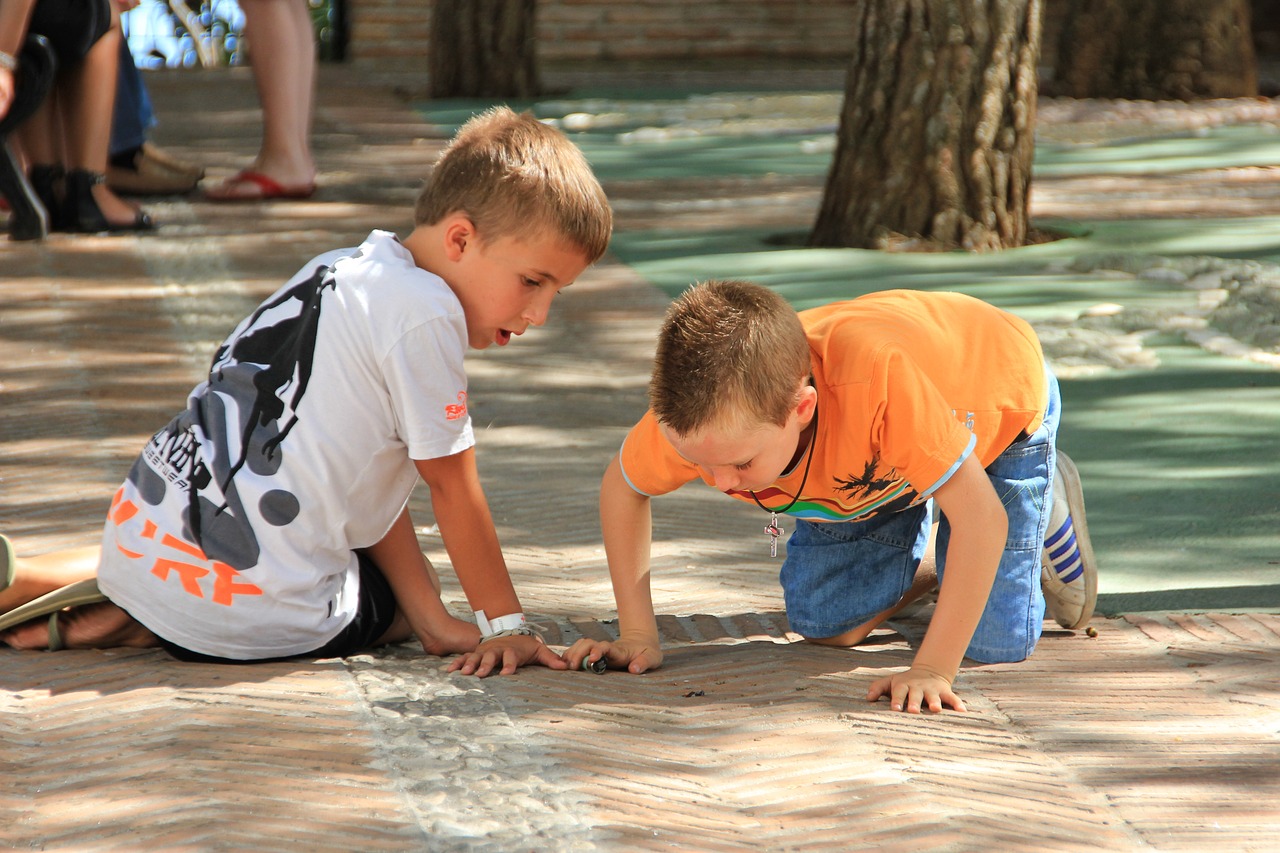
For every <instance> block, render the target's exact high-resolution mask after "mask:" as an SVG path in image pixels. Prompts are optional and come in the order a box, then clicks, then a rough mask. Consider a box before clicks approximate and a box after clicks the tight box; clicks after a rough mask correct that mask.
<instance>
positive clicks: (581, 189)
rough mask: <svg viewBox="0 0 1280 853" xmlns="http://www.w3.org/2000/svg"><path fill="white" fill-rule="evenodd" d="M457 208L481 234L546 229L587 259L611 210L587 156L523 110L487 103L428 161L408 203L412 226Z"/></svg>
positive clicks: (600, 242)
mask: <svg viewBox="0 0 1280 853" xmlns="http://www.w3.org/2000/svg"><path fill="white" fill-rule="evenodd" d="M455 211H463V212H465V213H466V214H467V215H468V216H469V217H470V218H471V221H472V222H473V223H475V226H476V230H477V231H478V232H479V233H480V234H481V235H482V236H483V237H484V239H486V240H497V239H500V238H502V237H511V236H534V235H537V234H538V232H539V231H543V230H551V231H554V232H555V233H556V234H557V235H558V236H560V237H562V238H563V239H564V240H566V241H567V242H569V243H570V244H571V245H572V246H574V247H576V248H578V249H581V250H582V252H583V253H584V254H585V255H586V256H587V261H588V263H595V262H596V261H598V260H599V259H600V256H601V255H603V254H604V252H605V249H606V248H608V245H609V234H610V232H611V230H612V228H613V214H612V212H611V211H610V209H609V200H608V199H607V198H605V194H604V190H603V189H601V188H600V184H599V182H598V181H597V180H596V177H595V175H594V174H593V173H592V171H591V167H590V166H589V165H588V164H587V159H586V157H584V156H583V155H582V152H581V151H579V150H578V147H577V146H576V145H574V144H573V143H572V142H570V141H569V139H568V138H567V137H566V136H565V135H564V134H563V133H561V132H560V131H558V130H556V129H555V128H552V127H549V126H547V125H545V124H543V123H542V122H540V121H538V120H537V119H536V118H534V117H533V116H532V115H530V114H529V113H523V114H520V115H517V114H516V113H514V112H513V111H512V110H510V109H509V108H507V107H493V108H491V109H489V110H487V111H485V112H483V113H481V114H480V115H477V116H475V117H473V118H472V119H471V120H469V121H468V122H467V123H466V124H464V125H463V126H462V127H461V129H459V130H458V133H457V135H456V136H455V137H454V138H453V141H452V142H450V143H449V146H448V147H447V148H445V150H444V151H443V152H442V153H441V155H440V158H439V159H438V160H437V161H436V164H435V167H434V168H433V169H432V170H431V175H430V176H429V177H428V178H427V181H426V183H425V184H424V185H423V187H422V190H421V192H419V193H418V200H417V202H416V203H415V205H414V211H413V218H414V224H415V225H433V224H435V223H437V222H439V221H440V220H442V219H444V218H445V217H446V216H448V215H449V214H451V213H454V212H455Z"/></svg>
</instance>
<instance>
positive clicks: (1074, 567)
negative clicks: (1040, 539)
mask: <svg viewBox="0 0 1280 853" xmlns="http://www.w3.org/2000/svg"><path fill="white" fill-rule="evenodd" d="M1044 548H1045V553H1046V555H1047V556H1048V558H1049V563H1050V565H1051V566H1052V568H1053V573H1054V574H1055V575H1057V576H1058V579H1059V580H1060V581H1061V582H1062V583H1064V584H1069V583H1071V582H1072V581H1073V580H1075V579H1076V578H1078V577H1080V576H1081V575H1083V574H1084V555H1083V554H1082V553H1081V552H1080V544H1079V542H1077V541H1076V531H1075V528H1074V527H1073V526H1072V524H1071V517H1070V516H1067V518H1066V520H1065V521H1063V523H1062V526H1061V527H1059V528H1058V529H1057V531H1056V532H1055V533H1054V534H1053V535H1052V536H1050V537H1049V538H1048V539H1046V540H1045V543H1044Z"/></svg>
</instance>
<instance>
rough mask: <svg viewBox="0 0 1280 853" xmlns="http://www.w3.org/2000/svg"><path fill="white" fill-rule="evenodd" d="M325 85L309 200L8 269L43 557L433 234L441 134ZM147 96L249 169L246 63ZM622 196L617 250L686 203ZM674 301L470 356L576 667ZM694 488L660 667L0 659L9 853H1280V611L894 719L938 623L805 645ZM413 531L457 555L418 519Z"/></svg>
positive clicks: (598, 277)
mask: <svg viewBox="0 0 1280 853" xmlns="http://www.w3.org/2000/svg"><path fill="white" fill-rule="evenodd" d="M326 72H327V73H326V76H325V78H324V80H323V81H322V85H321V89H320V91H321V103H320V105H319V109H318V116H317V134H316V139H317V148H318V153H319V157H320V160H321V162H322V164H323V166H324V169H325V171H324V173H323V175H322V187H323V189H322V191H321V194H320V195H319V196H318V197H317V198H316V199H315V200H311V201H306V202H287V203H285V202H281V203H274V204H270V205H264V206H252V205H250V206H240V207H236V206H223V207H218V206H214V205H210V204H207V203H204V202H201V201H199V200H198V199H190V200H176V201H167V202H159V203H155V204H151V205H149V207H150V209H151V210H152V211H153V213H154V214H155V215H156V216H157V218H160V219H162V220H163V221H164V222H165V223H166V225H165V227H164V229H163V230H162V231H161V233H160V234H159V235H158V236H150V237H143V238H132V237H116V238H87V237H75V238H71V237H64V236H58V237H55V238H53V239H51V240H49V241H48V242H47V243H46V244H44V245H39V246H32V245H22V244H3V245H0V270H2V272H0V306H2V307H0V400H3V405H0V524H3V529H4V530H5V532H6V533H10V534H12V535H14V536H15V537H16V538H17V539H18V540H19V541H20V543H21V544H22V546H23V548H24V549H28V550H32V551H36V550H48V549H52V548H56V547H65V546H69V545H83V544H90V543H92V542H94V541H96V538H97V534H98V530H99V525H100V522H101V518H102V516H103V514H104V513H105V509H106V505H107V501H108V499H109V496H110V494H111V492H112V491H113V489H114V487H115V485H116V484H117V482H118V481H119V480H120V478H121V477H122V476H123V474H124V472H125V471H126V469H127V466H128V464H129V462H130V461H131V459H132V457H133V455H134V454H135V453H136V451H137V448H139V447H140V446H141V444H142V443H143V441H144V440H145V439H146V437H147V436H148V435H149V434H150V433H151V431H152V430H153V429H154V428H155V427H156V426H157V425H159V424H161V423H164V422H165V421H167V419H168V417H169V415H170V414H172V410H173V409H174V408H175V406H177V405H179V404H180V401H181V400H182V399H183V395H184V394H185V392H186V390H187V389H188V388H189V386H190V385H191V384H192V383H193V382H195V381H196V380H197V379H198V378H199V377H200V375H201V373H202V372H203V369H204V367H205V365H206V364H207V359H208V357H209V354H210V353H211V351H212V347H213V346H214V344H215V343H216V342H217V341H218V340H219V339H220V338H221V337H222V335H223V334H225V332H226V331H227V330H228V329H229V328H230V326H231V325H232V323H234V322H235V321H236V320H238V319H239V318H240V317H241V316H242V315H243V314H244V313H245V312H246V311H247V310H248V309H249V308H251V307H252V306H253V305H254V304H255V303H256V301H257V300H258V299H260V298H261V297H262V296H263V295H265V294H266V293H268V292H269V291H271V290H273V289H274V288H275V287H276V286H278V284H279V283H280V282H281V281H282V280H283V279H284V277H286V276H287V275H289V274H291V273H292V272H293V271H294V270H295V269H296V268H297V267H298V266H299V265H300V264H301V263H302V262H303V261H305V260H306V259H307V258H308V257H310V256H311V255H312V254H315V253H316V252H319V251H321V250H324V249H327V248H331V247H334V246H339V245H352V244H354V243H355V242H357V241H358V240H359V239H360V238H361V237H363V236H364V234H365V233H367V231H368V230H369V229H370V228H372V227H387V228H390V229H392V230H401V231H403V230H404V229H406V228H407V226H408V213H407V209H408V205H409V204H410V202H411V200H412V197H413V193H414V188H415V185H416V183H417V178H416V176H417V175H420V174H422V173H423V172H424V170H425V168H426V165H427V164H428V163H429V162H430V160H431V158H432V157H433V156H434V154H435V152H436V151H437V150H438V148H439V145H440V143H441V142H442V137H443V135H444V134H443V133H442V132H441V131H440V130H438V129H436V128H434V127H432V126H430V125H429V124H426V123H425V122H424V121H423V120H422V119H421V118H420V117H419V116H418V115H416V114H415V113H414V112H413V111H411V110H410V109H409V108H408V106H407V105H406V104H404V103H403V102H401V101H400V100H398V99H397V98H396V97H394V96H393V95H392V94H390V93H389V92H383V91H380V90H375V91H369V90H365V89H362V88H361V87H360V86H359V82H360V81H359V80H358V79H352V78H351V77H350V75H347V74H335V73H331V71H330V70H328V69H327V70H326ZM153 94H154V95H155V97H156V100H157V104H158V111H159V115H160V116H161V118H162V121H163V127H162V139H161V141H162V142H164V143H166V145H168V146H169V147H171V148H173V149H174V150H175V151H177V152H179V153H181V154H183V155H186V156H191V157H196V158H199V159H203V160H205V161H206V162H209V163H211V164H214V163H216V164H217V165H219V166H220V167H225V170H222V171H225V172H227V173H229V172H230V171H231V169H232V168H233V167H235V166H238V165H242V164H243V163H244V161H245V159H246V158H247V156H248V155H249V152H251V151H252V150H253V149H254V146H255V145H256V132H257V128H256V123H255V112H254V101H253V97H252V93H251V89H250V87H249V82H248V79H247V77H245V76H244V75H243V74H240V73H236V72H233V73H228V74H225V75H209V76H205V75H199V76H198V75H191V74H178V75H172V76H166V77H161V78H159V79H158V80H157V81H156V83H155V84H154V91H153ZM606 189H607V190H608V191H609V192H610V194H611V197H612V198H613V199H614V200H615V201H617V202H618V203H619V207H620V209H625V210H627V211H630V213H628V214H627V215H624V216H622V217H620V227H622V228H625V227H627V222H628V221H629V219H632V218H633V217H634V218H643V217H645V216H653V215H657V213H658V211H657V207H656V205H657V204H658V203H659V202H660V200H661V198H662V195H663V189H662V187H660V186H651V185H644V184H641V183H638V182H633V183H627V184H617V185H614V186H609V187H606ZM777 190H778V191H779V192H785V190H786V188H785V187H783V186H778V187H777ZM767 191H768V188H767V187H766V188H765V189H764V190H760V192H762V193H763V192H767ZM723 215H730V214H729V213H724V214H723ZM794 225H795V223H794V222H793V223H792V226H793V227H794ZM664 304H665V298H664V297H663V296H662V295H661V294H660V293H658V292H657V291H656V290H655V289H654V288H652V287H651V286H650V285H648V284H647V283H646V282H644V281H642V280H639V279H638V278H637V277H636V276H635V275H634V274H633V273H632V272H631V271H630V270H628V269H627V268H625V267H623V266H622V265H620V264H617V263H614V262H612V261H610V260H608V259H606V261H605V262H604V263H602V264H601V265H599V266H598V267H597V268H596V269H594V270H592V271H591V272H589V273H588V274H587V275H586V276H584V278H583V280H582V281H581V282H580V283H579V284H577V285H575V286H574V287H573V288H572V289H571V290H570V291H568V292H566V293H565V294H564V296H562V297H561V299H560V300H558V301H557V306H556V311H555V312H553V316H552V320H551V322H550V323H549V324H548V325H547V327H546V328H545V329H543V330H540V331H537V332H535V333H533V334H530V335H528V336H526V337H525V338H523V339H522V340H520V341H519V342H517V344H516V345H515V346H513V347H511V348H508V349H505V350H502V351H499V352H493V353H485V354H483V355H480V356H478V357H476V358H474V359H473V361H472V364H471V376H472V383H473V386H472V388H473V390H472V398H473V415H474V417H475V422H476V427H477V434H478V437H479V438H478V440H479V456H480V461H481V472H482V476H483V478H484V482H485V488H486V490H487V492H488V494H489V497H490V501H491V503H492V505H493V509H494V515H495V518H496V520H497V523H498V526H499V533H500V535H501V537H502V540H503V542H504V545H505V546H506V550H507V555H508V560H509V563H510V565H511V568H512V573H513V575H514V576H515V578H516V584H517V588H518V590H519V591H520V593H521V596H522V600H523V601H524V603H525V606H526V609H527V610H528V611H529V612H530V613H531V614H532V616H533V618H534V619H535V620H536V621H538V622H539V623H540V624H542V625H543V626H544V627H545V628H546V629H547V632H548V638H549V639H550V640H551V641H553V642H557V643H567V642H571V641H572V640H573V639H574V638H576V637H578V636H582V635H588V636H601V637H604V636H612V631H613V630H614V626H613V624H612V622H611V621H610V620H609V617H610V616H611V615H612V596H611V593H610V589H609V582H608V578H607V574H606V572H605V570H604V566H603V553H602V550H601V548H600V545H599V534H598V524H597V520H596V515H595V513H596V510H595V488H596V484H597V482H598V478H599V474H600V471H601V469H602V467H603V464H604V462H605V461H606V460H607V458H608V456H609V454H610V453H611V452H612V451H613V450H614V449H615V448H616V446H617V443H618V442H619V440H620V439H621V437H622V435H623V433H624V431H625V429H626V427H627V426H628V425H629V423H630V422H631V421H632V420H633V419H634V417H635V416H636V415H638V414H639V412H640V411H641V409H642V408H643V405H644V398H643V388H644V383H645V380H646V378H647V369H648V358H649V355H650V351H651V347H652V341H653V335H654V332H655V330H656V328H657V324H658V322H659V319H660V316H661V312H662V309H663V306H664ZM685 491H686V492H687V493H677V494H676V495H674V496H672V497H670V498H668V499H664V500H662V501H658V502H656V503H655V529H656V531H657V535H658V541H657V542H656V544H655V549H654V596H655V603H656V606H657V608H658V610H659V612H660V613H662V614H663V616H662V617H661V619H660V624H661V628H662V631H663V634H664V642H665V643H666V644H667V645H668V646H669V648H670V654H669V657H668V662H667V665H666V666H665V667H664V668H663V669H661V670H659V671H657V672H653V673H649V674H646V675H644V676H639V677H635V676H628V675H625V674H621V673H614V672H610V673H606V674H604V675H593V674H589V673H552V672H549V671H546V670H541V669H530V670H524V671H521V672H520V673H519V674H518V675H517V676H516V677H513V678H501V679H496V678H495V679H487V680H484V681H479V680H477V679H474V678H464V677H460V676H449V675H446V674H445V673H444V672H443V663H442V662H441V661H440V660H438V659H434V658H427V657H424V656H423V655H422V654H421V653H420V652H417V651H415V650H414V648H413V647H412V646H411V645H408V644H406V645H404V646H399V647H396V648H392V649H388V650H384V651H381V652H379V653H377V654H371V655H363V656H359V657H355V658H352V659H350V660H347V661H321V662H302V663H289V664H270V665H264V666H254V667H243V668H241V667H234V668H223V667H206V666H194V665H186V664H178V663H175V662H172V661H170V660H169V659H168V658H166V657H165V656H164V655H163V654H161V653H159V652H155V651H133V650H116V651H104V652H61V653H57V654H47V653H16V652H9V651H7V650H6V651H0V664H2V668H0V672H2V673H3V674H2V675H0V768H3V771H4V772H3V775H2V776H0V846H4V847H8V848H36V849H51V850H54V849H61V850H71V849H75V850H83V849H104V850H105V849H122V850H139V849H146V850H215V849H217V850H221V849H245V850H249V849H253V850H259V849H297V848H301V847H306V848H308V849H314V850H331V849H332V850H433V851H434V850H443V851H453V850H458V851H473V850H475V851H516V850H539V851H544V850H557V851H558V850H565V851H594V850H602V851H631V850H671V849H677V850H748V849H749V850H795V849H813V850H841V851H843V850H859V849H877V850H920V849H925V850H979V849H982V850H986V849H1009V850H1036V851H1040V850H1064V851H1066V850H1084V849H1094V850H1141V849H1153V850H1204V849H1234V850H1277V849H1280V842H1277V841H1276V838H1277V837H1280V743H1278V738H1280V656H1278V655H1277V651H1280V616H1277V615H1275V614H1264V613H1252V614H1237V615H1230V614H1161V615H1151V614H1147V615H1143V616H1130V617H1127V618H1122V619H1119V618H1118V619H1100V618H1099V619H1095V620H1094V622H1093V626H1094V627H1095V628H1096V629H1097V636H1096V637H1088V636H1086V635H1085V634H1083V633H1076V634H1073V633H1070V632H1064V631H1057V630H1051V631H1048V632H1046V635H1045V638H1044V639H1043V640H1042V642H1041V646H1040V648H1039V649H1038V650H1037V652H1036V654H1035V656H1034V657H1033V659H1032V660H1030V661H1028V662H1025V663H1023V664H1018V665H998V666H975V667H970V668H966V670H965V671H964V674H963V675H962V678H961V681H960V686H961V689H962V691H963V696H964V698H965V700H966V702H967V703H968V704H969V707H970V713H968V714H963V715H962V714H953V713H947V714H943V715H941V716H929V715H926V716H909V715H904V714H897V713H892V712H890V711H889V710H888V707H887V704H885V703H884V702H881V703H877V704H869V703H867V702H866V701H865V700H864V698H863V696H864V695H865V692H866V688H867V684H868V683H869V682H870V681H871V680H872V679H873V678H875V677H877V676H878V675H880V674H881V673H883V672H885V671H887V670H890V669H893V668H898V667H902V666H904V665H906V664H907V662H908V661H909V659H910V656H911V653H912V648H913V647H914V643H915V642H917V641H918V639H919V636H920V633H921V631H922V630H923V626H924V624H925V623H924V621H923V620H924V618H925V617H926V616H927V613H922V614H917V615H916V616H913V617H908V618H906V619H904V620H902V621H901V622H898V623H894V625H893V628H894V629H895V630H888V629H884V630H881V631H879V632H877V633H876V634H875V635H873V638H872V642H871V643H869V644H868V645H867V646H866V647H865V648H862V649H859V650H856V651H842V650H835V649H826V648H819V647H811V646H807V645H805V644H803V643H800V642H798V638H797V637H796V636H795V635H794V634H791V633H789V632H788V630H787V627H786V622H785V618H784V617H783V614H782V613H781V612H780V610H781V600H780V595H779V593H778V591H777V586H776V573H777V561H771V560H769V559H768V555H767V549H766V548H764V547H762V543H763V541H764V537H763V535H762V534H761V533H760V528H761V527H762V524H763V521H762V518H761V517H760V514H759V513H758V512H752V511H750V508H747V507H745V506H734V505H732V504H728V503H726V502H724V501H723V500H717V498H716V496H715V495H714V494H712V493H710V492H709V491H708V490H699V489H688V490H685ZM549 496H553V497H549ZM412 508H413V510H414V513H415V516H416V517H417V518H419V519H420V522H419V523H420V524H421V525H423V533H422V544H423V548H424V550H425V551H426V552H427V553H428V555H429V556H430V557H431V558H432V559H433V560H435V561H436V562H437V563H438V564H442V565H447V561H446V560H445V558H444V553H443V549H442V547H441V546H440V543H439V540H438V539H436V538H435V537H433V536H432V535H431V533H430V531H429V529H427V525H428V524H429V523H430V509H429V504H428V503H427V502H426V499H425V497H424V496H422V495H419V496H416V497H415V499H414V502H413V506H412ZM708 508H713V509H714V510H715V511H714V512H711V513H708V512H706V511H705V510H706V509H708ZM442 575H443V576H444V578H443V579H444V581H445V592H446V599H447V600H449V601H450V602H451V606H453V607H456V608H457V609H458V611H459V612H462V611H465V603H464V602H463V600H462V598H461V595H460V590H459V588H458V586H457V584H456V583H455V582H453V581H452V578H451V576H450V574H449V572H448V571H447V569H446V570H445V571H443V572H442Z"/></svg>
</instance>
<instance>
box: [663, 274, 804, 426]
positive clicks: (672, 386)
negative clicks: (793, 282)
mask: <svg viewBox="0 0 1280 853" xmlns="http://www.w3.org/2000/svg"><path fill="white" fill-rule="evenodd" d="M810 369H811V365H810V359H809V342H808V339H807V338H806V337H805V333H804V327H803V326H802V325H801V324H800V317H799V316H798V315H797V314H796V312H795V309H793V308H792V307H791V305H790V304H789V303H788V302H787V301H786V300H785V299H783V298H782V297H781V296H779V295H778V294H777V293H775V292H773V291H772V290H769V289H768V288H767V287H762V286H760V285H758V284H751V283H749V282H745V281H707V282H703V283H701V284H695V285H694V286H693V287H691V288H689V289H688V290H686V291H685V292H684V293H683V294H681V295H680V297H679V298H678V299H677V300H676V301H675V303H674V304H672V306H671V308H670V309H669V310H668V311H667V317H666V320H665V321H664V322H663V324H662V331H661V332H660V333H659V335H658V349H657V353H656V355H655V356H654V362H653V376H652V378H651V379H650V380H649V406H650V407H651V408H652V409H653V413H654V415H655V416H656V417H657V419H658V421H659V422H660V423H662V424H664V425H666V426H667V427H668V428H670V429H671V430H673V431H675V432H676V433H677V434H678V435H682V436H684V435H691V434H693V433H695V432H697V431H699V430H701V429H703V428H705V427H709V426H748V425H754V424H758V423H770V424H775V425H777V426H781V425H783V424H785V423H786V420H787V418H788V417H789V416H790V414H791V412H792V410H793V408H794V407H795V405H796V402H797V400H798V396H799V392H800V389H801V387H802V383H803V381H804V380H805V379H806V378H807V377H808V376H809V374H810Z"/></svg>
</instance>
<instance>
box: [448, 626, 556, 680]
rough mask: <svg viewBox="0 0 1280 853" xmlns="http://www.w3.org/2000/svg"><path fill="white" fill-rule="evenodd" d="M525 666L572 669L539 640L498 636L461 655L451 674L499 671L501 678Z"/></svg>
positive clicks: (481, 673)
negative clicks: (536, 665) (537, 665)
mask: <svg viewBox="0 0 1280 853" xmlns="http://www.w3.org/2000/svg"><path fill="white" fill-rule="evenodd" d="M525 664H539V665H541V666H545V667H547V668H548V669H568V667H569V665H568V664H566V663H565V662H564V661H563V660H562V659H561V658H560V655H558V654H556V653H555V652H553V651H551V649H549V648H547V646H546V644H544V643H543V642H542V641H541V640H539V639H538V638H537V637H526V636H515V637H498V638H497V639H494V640H488V641H486V642H483V643H481V644H480V645H479V646H478V647H476V649H475V651H472V652H466V653H465V654H462V655H460V656H459V657H458V658H456V659H455V660H454V661H453V662H452V663H450V664H449V669H448V672H461V673H462V674H463V675H474V676H477V677H479V678H484V677H485V676H486V675H490V674H492V673H493V672H494V670H495V669H496V668H498V667H499V666H501V669H499V670H498V674H499V675H511V674H512V673H513V672H515V671H516V670H517V669H519V668H520V667H521V666H524V665H525Z"/></svg>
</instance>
